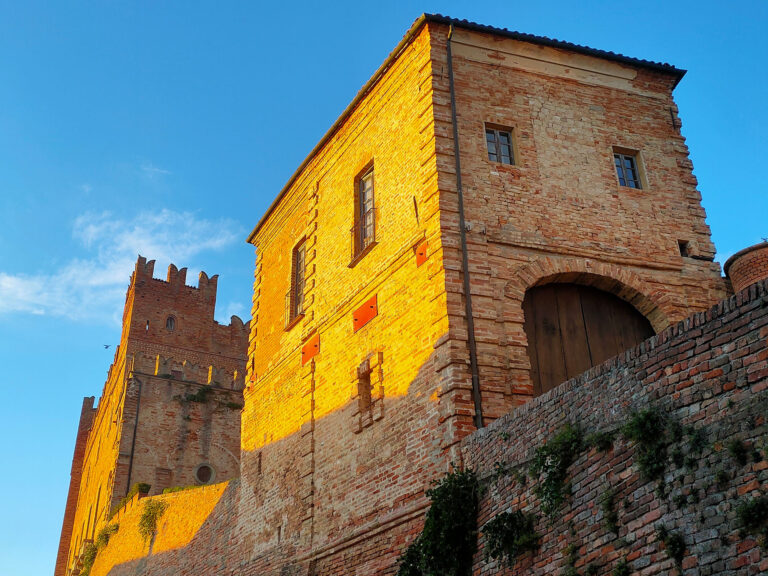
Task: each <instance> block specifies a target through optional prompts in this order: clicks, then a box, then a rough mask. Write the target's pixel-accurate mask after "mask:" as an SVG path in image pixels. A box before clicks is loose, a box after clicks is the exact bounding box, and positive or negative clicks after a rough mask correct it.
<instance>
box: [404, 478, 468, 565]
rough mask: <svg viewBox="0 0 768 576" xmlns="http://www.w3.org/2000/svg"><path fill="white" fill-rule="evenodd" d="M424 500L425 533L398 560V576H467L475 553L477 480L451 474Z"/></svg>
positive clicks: (429, 491)
mask: <svg viewBox="0 0 768 576" xmlns="http://www.w3.org/2000/svg"><path fill="white" fill-rule="evenodd" d="M427 497H428V498H429V499H430V501H431V506H430V507H429V510H428V511H427V517H426V520H425V522H424V530H423V531H422V533H421V534H420V535H419V536H418V538H417V539H416V540H415V541H414V542H413V543H412V544H411V545H410V546H409V547H408V548H407V549H406V551H405V552H404V553H403V555H402V556H401V557H400V568H399V570H398V572H397V574H398V576H469V575H470V574H471V573H472V556H473V555H474V554H475V550H477V500H478V482H477V476H475V473H474V472H473V471H471V470H464V471H458V470H457V471H454V472H452V473H451V474H448V475H447V476H445V477H444V478H443V479H442V480H440V481H439V482H437V483H436V484H435V486H434V487H433V488H431V489H430V490H428V491H427Z"/></svg>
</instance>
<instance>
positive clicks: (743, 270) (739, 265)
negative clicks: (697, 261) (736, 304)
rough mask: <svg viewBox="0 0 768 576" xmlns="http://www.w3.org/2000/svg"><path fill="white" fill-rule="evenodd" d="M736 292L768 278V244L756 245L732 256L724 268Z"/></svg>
mask: <svg viewBox="0 0 768 576" xmlns="http://www.w3.org/2000/svg"><path fill="white" fill-rule="evenodd" d="M724 269H725V274H726V275H727V276H728V279H729V280H730V281H731V285H732V286H733V291H734V292H741V291H742V290H744V289H745V288H747V287H748V286H750V285H751V284H754V283H755V282H758V281H760V280H765V279H766V278H768V242H763V243H761V244H755V245H754V246H750V247H749V248H745V249H744V250H741V251H739V252H737V253H736V254H734V255H733V256H731V257H730V258H729V259H728V261H727V262H726V263H725V266H724Z"/></svg>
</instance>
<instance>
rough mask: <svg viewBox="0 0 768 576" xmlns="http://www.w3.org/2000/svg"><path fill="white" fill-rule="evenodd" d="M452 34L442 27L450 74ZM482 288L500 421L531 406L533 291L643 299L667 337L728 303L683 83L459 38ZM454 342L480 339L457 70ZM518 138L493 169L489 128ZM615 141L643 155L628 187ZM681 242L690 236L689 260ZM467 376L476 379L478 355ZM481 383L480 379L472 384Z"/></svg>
mask: <svg viewBox="0 0 768 576" xmlns="http://www.w3.org/2000/svg"><path fill="white" fill-rule="evenodd" d="M447 33H448V27H447V26H440V27H436V28H435V32H434V34H433V53H434V54H435V62H434V63H433V67H434V68H435V69H436V70H440V69H442V70H446V69H447V60H446V43H447V40H446V37H447ZM452 50H453V68H454V76H455V91H456V104H457V119H458V130H459V144H460V149H461V172H462V174H461V177H462V182H463V190H464V208H465V218H466V221H467V224H468V227H469V230H468V231H467V244H468V253H469V262H470V265H469V270H470V276H471V292H472V301H473V310H474V316H475V319H474V320H475V336H476V339H477V342H478V362H479V366H480V381H481V387H482V399H483V411H484V416H485V419H486V421H487V422H490V421H492V420H493V419H494V418H497V417H499V416H501V415H502V414H505V413H506V412H507V411H508V410H510V409H511V408H512V407H514V406H516V405H519V404H521V403H523V402H525V401H527V400H528V399H530V398H531V396H532V393H533V391H532V384H531V381H530V378H529V370H530V363H529V359H528V355H527V352H526V345H527V339H526V335H525V332H524V329H523V311H522V300H523V297H524V294H525V291H526V289H527V288H529V287H531V286H533V285H536V284H540V283H546V282H552V281H564V282H578V283H582V284H587V285H594V286H596V287H597V288H601V289H603V290H606V291H608V292H612V293H614V294H617V295H618V296H619V297H621V298H623V299H625V300H627V301H629V302H630V303H631V304H633V305H634V306H635V308H637V309H638V310H639V311H640V312H641V313H643V314H644V315H645V316H646V317H647V318H648V319H649V320H650V321H651V323H652V324H653V326H654V328H655V330H657V331H658V330H661V329H663V328H665V327H667V326H669V325H670V324H672V323H674V322H676V321H678V320H680V319H682V318H684V317H686V316H688V315H689V314H690V313H691V312H693V311H697V310H704V309H706V308H707V307H708V306H710V305H711V304H712V303H714V302H716V301H718V300H719V299H721V298H723V297H725V295H726V289H725V283H724V282H723V280H722V279H721V278H720V268H719V266H718V264H716V263H714V262H712V261H711V260H712V258H713V257H714V246H713V245H712V242H711V240H710V232H709V227H708V226H707V225H706V222H705V220H704V218H705V213H704V209H703V208H702V206H701V196H700V194H699V192H698V191H697V189H696V178H695V176H694V175H693V174H692V164H691V161H690V159H689V158H688V148H687V146H686V144H685V139H684V138H683V136H682V135H681V133H680V120H679V118H678V115H677V106H676V105H675V103H674V100H673V97H672V90H673V85H674V82H675V77H674V76H673V75H668V74H664V73H662V72H654V71H649V70H646V69H643V68H638V67H634V66H630V65H626V64H620V63H617V62H611V61H607V60H602V59H598V58H595V57H591V56H586V55H581V54H575V53H571V52H568V51H565V50H560V49H556V48H550V47H545V46H536V45H533V44H529V43H525V42H520V41H516V40H512V39H508V38H502V37H499V36H494V35H491V34H482V33H478V32H473V31H468V30H464V29H462V28H461V27H457V28H456V29H455V33H454V35H453V39H452ZM433 82H434V86H433V90H434V92H435V95H436V96H435V122H436V127H435V133H436V146H437V163H438V170H439V174H440V176H439V186H440V196H441V206H440V210H441V228H442V231H443V235H444V238H443V244H444V245H445V246H446V249H445V251H444V266H445V269H446V281H447V292H448V293H447V300H448V313H449V317H450V325H451V335H452V337H453V338H455V339H456V343H457V344H458V343H459V342H463V341H465V339H466V328H465V321H464V303H463V290H462V284H461V266H460V262H461V252H460V250H459V238H458V236H459V230H458V204H457V194H456V178H455V164H454V142H453V137H452V122H451V108H450V93H449V78H448V74H447V73H443V74H435V75H434V76H433ZM486 123H489V124H492V125H495V126H501V127H504V128H507V129H510V130H511V131H512V135H513V140H514V144H515V155H516V159H515V165H514V166H510V165H505V164H500V163H496V162H491V161H489V160H488V153H487V150H486V142H485V124H486ZM613 147H620V148H621V149H632V150H635V151H637V152H638V161H639V162H640V164H641V168H642V169H643V173H644V185H643V189H641V190H635V189H631V188H628V187H623V186H619V182H618V179H617V177H616V170H615V168H614V162H613ZM678 240H682V241H685V242H688V256H687V257H682V256H681V254H680V250H679V247H678ZM455 350H456V351H457V352H458V353H459V356H458V357H457V358H456V363H457V367H458V366H461V367H462V369H464V366H465V364H466V358H467V356H466V353H465V352H464V350H463V346H456V348H455ZM465 377H466V378H468V375H467V376H465Z"/></svg>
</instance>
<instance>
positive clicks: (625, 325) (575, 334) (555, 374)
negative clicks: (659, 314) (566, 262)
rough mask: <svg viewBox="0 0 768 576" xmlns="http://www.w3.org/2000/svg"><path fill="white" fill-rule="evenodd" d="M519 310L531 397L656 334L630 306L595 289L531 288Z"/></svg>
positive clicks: (558, 285)
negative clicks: (524, 338)
mask: <svg viewBox="0 0 768 576" xmlns="http://www.w3.org/2000/svg"><path fill="white" fill-rule="evenodd" d="M523 312H524V314H525V333H526V336H527V338H528V357H529V359H530V361H531V382H532V383H533V392H534V395H535V396H538V395H540V394H543V393H544V392H547V391H548V390H551V389H552V388H554V387H555V386H557V385H558V384H561V383H562V382H565V381H566V380H568V379H570V378H573V377H574V376H577V375H579V374H581V373H582V372H584V371H585V370H587V369H589V368H591V367H592V366H595V365H597V364H600V363H602V362H604V361H605V360H607V359H608V358H611V357H612V356H615V355H617V354H619V353H621V352H623V351H624V350H627V349H628V348H631V347H633V346H635V345H637V344H639V343H640V342H642V341H643V340H645V339H646V338H649V337H650V336H652V335H653V334H654V330H653V328H652V326H651V323H650V322H649V321H648V319H647V318H646V317H645V316H643V315H642V314H641V313H640V312H638V311H637V310H636V309H635V308H634V307H633V306H632V305H631V304H629V303H628V302H626V301H624V300H622V299H621V298H618V297H617V296H614V295H613V294H611V293H609V292H605V291H603V290H599V289H598V288H595V287H593V286H584V285H579V284H570V283H554V284H545V285H543V286H534V287H532V288H529V289H528V290H527V291H526V292H525V298H524V299H523Z"/></svg>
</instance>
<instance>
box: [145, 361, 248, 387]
mask: <svg viewBox="0 0 768 576" xmlns="http://www.w3.org/2000/svg"><path fill="white" fill-rule="evenodd" d="M132 371H133V372H140V373H143V374H151V375H153V376H157V377H159V378H168V379H171V380H180V381H183V382H191V383H193V384H202V385H208V386H215V387H217V388H224V389H228V390H242V389H243V387H244V384H245V372H244V370H242V369H240V370H238V369H232V368H229V367H225V366H216V365H213V364H204V363H195V362H192V361H189V360H179V359H178V358H175V357H172V356H164V355H162V354H155V355H151V354H145V353H138V354H134V356H133V358H132Z"/></svg>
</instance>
